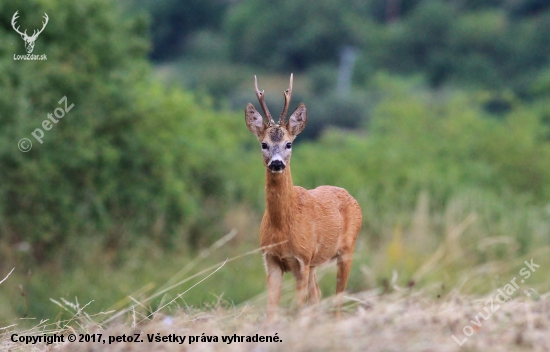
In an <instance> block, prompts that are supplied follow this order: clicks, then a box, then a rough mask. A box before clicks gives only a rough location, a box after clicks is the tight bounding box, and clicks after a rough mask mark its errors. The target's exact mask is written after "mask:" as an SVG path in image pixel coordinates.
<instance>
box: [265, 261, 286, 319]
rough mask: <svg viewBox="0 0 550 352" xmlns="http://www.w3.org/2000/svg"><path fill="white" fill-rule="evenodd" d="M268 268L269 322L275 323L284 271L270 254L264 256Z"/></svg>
mask: <svg viewBox="0 0 550 352" xmlns="http://www.w3.org/2000/svg"><path fill="white" fill-rule="evenodd" d="M264 261H265V266H266V268H267V321H268V322H270V321H273V319H274V318H275V316H276V315H277V308H278V307H279V301H280V300H281V286H282V284H283V270H282V269H281V266H280V265H279V263H278V262H277V260H275V258H273V257H272V256H270V255H269V254H266V255H265V256H264Z"/></svg>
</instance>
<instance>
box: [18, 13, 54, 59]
mask: <svg viewBox="0 0 550 352" xmlns="http://www.w3.org/2000/svg"><path fill="white" fill-rule="evenodd" d="M18 12H19V10H18V11H15V13H14V14H13V17H12V18H11V25H12V27H13V29H14V30H15V31H16V32H17V33H19V35H21V38H23V40H24V41H25V49H26V50H27V53H29V54H30V53H32V51H33V50H34V41H35V40H36V38H38V35H39V34H40V33H42V31H43V30H44V28H46V25H47V24H48V20H49V18H48V14H46V13H44V19H45V20H46V21H45V22H42V29H40V30H39V31H38V32H37V30H36V29H35V30H34V31H33V32H32V35H31V36H30V37H29V36H28V35H27V30H26V29H25V32H23V33H21V32H20V31H19V27H17V28H15V26H16V23H15V22H16V21H17V19H18V18H19V16H18V15H17V13H18Z"/></svg>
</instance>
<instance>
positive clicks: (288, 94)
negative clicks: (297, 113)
mask: <svg viewBox="0 0 550 352" xmlns="http://www.w3.org/2000/svg"><path fill="white" fill-rule="evenodd" d="M293 75H294V74H292V73H291V74H290V84H289V86H288V89H287V90H285V91H284V92H283V94H284V95H285V105H284V106H283V111H282V112H281V116H279V125H280V126H282V125H284V123H285V119H286V113H287V112H288V106H289V105H290V98H292V79H293Z"/></svg>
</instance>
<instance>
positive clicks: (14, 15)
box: [11, 10, 27, 37]
mask: <svg viewBox="0 0 550 352" xmlns="http://www.w3.org/2000/svg"><path fill="white" fill-rule="evenodd" d="M18 12H19V10H17V11H15V13H14V14H13V17H12V18H11V26H12V27H13V29H14V30H15V31H16V32H17V33H19V34H20V35H21V36H23V35H24V36H25V37H26V36H27V31H26V30H25V33H21V32H20V31H19V27H17V28H15V25H16V21H17V19H18V18H19V16H17V13H18Z"/></svg>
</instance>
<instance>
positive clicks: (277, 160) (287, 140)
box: [245, 74, 307, 173]
mask: <svg viewBox="0 0 550 352" xmlns="http://www.w3.org/2000/svg"><path fill="white" fill-rule="evenodd" d="M292 77H293V75H292V74H291V75H290V85H289V87H288V89H287V90H285V91H284V92H283V94H284V96H285V105H284V107H283V111H282V112H281V115H280V116H279V122H278V123H277V124H276V123H275V121H273V118H272V117H271V114H270V112H269V109H268V108H267V105H266V104H265V99H264V98H265V96H264V91H260V90H259V89H258V80H257V78H256V76H254V84H255V87H256V96H257V97H258V101H259V102H260V106H261V107H262V110H263V111H264V114H265V118H266V120H267V122H264V120H263V118H262V115H261V114H260V113H259V112H258V111H257V110H256V108H254V105H252V104H251V103H248V105H247V106H246V110H245V121H246V126H247V127H248V129H249V130H250V132H252V133H253V134H255V135H256V137H257V138H258V140H259V141H260V144H261V147H262V154H263V160H264V165H265V166H266V167H267V168H268V169H269V170H270V171H271V172H273V173H282V172H283V170H284V169H285V167H286V166H287V165H288V164H289V163H290V156H291V154H292V142H293V141H294V138H296V136H297V135H298V133H300V132H302V130H303V129H304V128H305V127H306V121H307V110H306V105H305V104H304V103H301V104H300V105H298V107H297V108H296V110H294V112H293V113H292V114H291V115H290V118H289V119H288V121H286V122H285V119H286V114H287V111H288V106H289V104H290V98H291V96H292Z"/></svg>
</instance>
